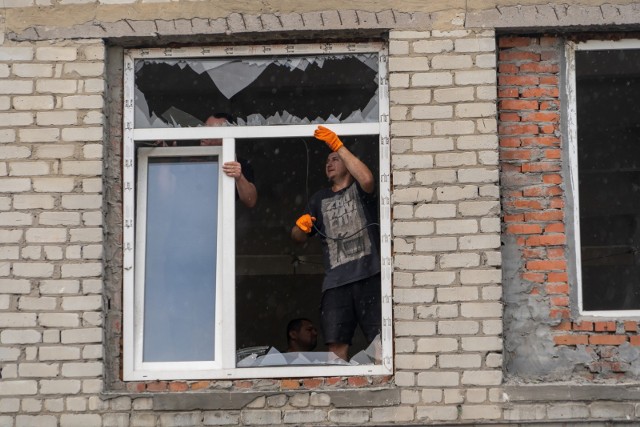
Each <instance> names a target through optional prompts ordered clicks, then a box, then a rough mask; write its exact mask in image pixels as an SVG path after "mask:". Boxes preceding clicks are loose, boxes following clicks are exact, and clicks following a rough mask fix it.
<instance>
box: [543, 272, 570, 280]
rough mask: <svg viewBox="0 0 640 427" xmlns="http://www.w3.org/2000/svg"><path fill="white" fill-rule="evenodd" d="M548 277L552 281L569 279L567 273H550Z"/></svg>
mask: <svg viewBox="0 0 640 427" xmlns="http://www.w3.org/2000/svg"><path fill="white" fill-rule="evenodd" d="M548 279H549V281H550V282H566V281H567V280H569V275H568V274H567V273H549V276H548Z"/></svg>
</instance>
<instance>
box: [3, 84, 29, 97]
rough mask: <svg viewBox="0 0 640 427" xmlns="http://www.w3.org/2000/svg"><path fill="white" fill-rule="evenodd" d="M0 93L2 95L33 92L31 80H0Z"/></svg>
mask: <svg viewBox="0 0 640 427" xmlns="http://www.w3.org/2000/svg"><path fill="white" fill-rule="evenodd" d="M0 93H2V94H4V95H11V94H16V95H25V94H29V93H33V82H32V81H30V80H4V81H3V80H0Z"/></svg>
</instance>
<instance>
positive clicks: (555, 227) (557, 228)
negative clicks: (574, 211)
mask: <svg viewBox="0 0 640 427" xmlns="http://www.w3.org/2000/svg"><path fill="white" fill-rule="evenodd" d="M544 232H545V233H564V224H563V223H561V222H557V223H555V224H547V225H546V226H545V227H544Z"/></svg>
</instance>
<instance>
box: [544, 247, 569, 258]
mask: <svg viewBox="0 0 640 427" xmlns="http://www.w3.org/2000/svg"><path fill="white" fill-rule="evenodd" d="M547 257H548V258H549V259H560V258H563V259H564V257H565V256H564V248H547Z"/></svg>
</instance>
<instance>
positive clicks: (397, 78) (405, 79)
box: [389, 73, 409, 88]
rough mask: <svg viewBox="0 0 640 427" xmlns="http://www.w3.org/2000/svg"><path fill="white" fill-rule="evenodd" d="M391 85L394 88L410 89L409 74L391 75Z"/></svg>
mask: <svg viewBox="0 0 640 427" xmlns="http://www.w3.org/2000/svg"><path fill="white" fill-rule="evenodd" d="M389 85H390V86H391V87H392V88H408V87H409V74H403V73H391V74H389Z"/></svg>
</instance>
